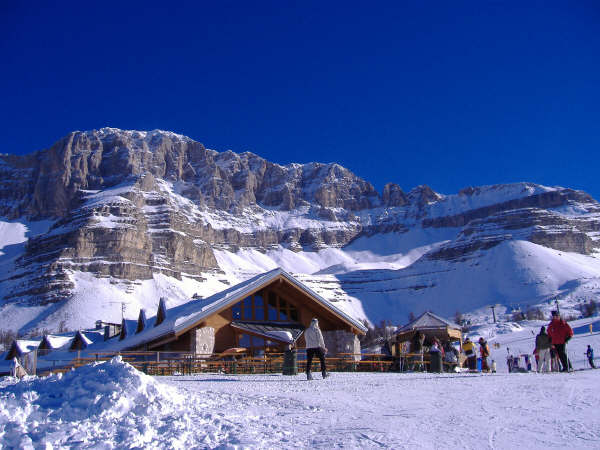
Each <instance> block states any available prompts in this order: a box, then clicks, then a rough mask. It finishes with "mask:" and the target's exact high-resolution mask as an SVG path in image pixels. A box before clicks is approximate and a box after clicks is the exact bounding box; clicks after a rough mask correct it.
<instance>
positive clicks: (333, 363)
mask: <svg viewBox="0 0 600 450" xmlns="http://www.w3.org/2000/svg"><path fill="white" fill-rule="evenodd" d="M117 355H120V356H121V358H122V359H123V361H125V362H127V363H129V364H131V365H132V366H133V367H135V368H136V369H138V370H140V371H141V372H144V373H146V374H148V375H177V374H181V375H188V374H198V373H223V374H264V373H281V372H282V370H283V362H284V354H283V353H268V354H266V355H263V356H251V355H247V354H244V353H238V354H230V353H219V354H206V355H203V354H193V353H181V352H177V353H175V352H135V351H132V352H129V351H123V352H98V353H91V354H88V356H86V357H82V356H78V357H77V358H75V359H74V360H73V361H71V362H70V364H67V365H63V366H58V367H53V368H51V369H46V370H39V372H40V374H42V375H46V374H49V373H57V372H67V371H69V370H71V369H73V368H77V367H81V366H83V365H86V364H90V363H94V362H100V361H108V360H110V359H111V358H113V357H114V356H117ZM420 357H421V355H417V354H410V353H409V354H403V355H401V357H400V358H390V357H389V356H385V355H381V354H379V353H373V354H365V353H362V354H354V353H340V354H338V355H337V356H336V357H330V358H325V361H326V365H327V370H328V371H331V372H389V371H394V372H403V371H414V370H421V371H426V370H427V367H428V366H429V364H430V362H429V361H428V360H427V359H425V360H421V358H420ZM359 358H362V359H359ZM297 364H298V372H299V373H301V372H305V371H306V353H305V351H304V350H299V351H298V353H297ZM444 364H446V363H444ZM446 365H447V364H446ZM311 370H313V371H315V372H317V371H320V370H321V367H320V362H319V360H318V358H316V359H313V362H312V368H311Z"/></svg>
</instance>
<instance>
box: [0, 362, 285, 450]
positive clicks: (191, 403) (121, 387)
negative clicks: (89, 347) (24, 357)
mask: <svg viewBox="0 0 600 450" xmlns="http://www.w3.org/2000/svg"><path fill="white" fill-rule="evenodd" d="M160 380H161V379H160V378H154V377H150V376H148V375H145V374H143V373H141V372H139V371H137V370H136V369H135V368H134V367H132V366H131V365H130V364H127V363H125V362H123V361H122V359H121V358H120V357H115V358H113V359H112V360H111V361H106V362H101V363H94V364H90V365H87V366H84V367H80V368H78V369H76V370H73V371H70V372H67V373H65V374H64V375H63V374H58V375H51V376H49V377H45V378H36V377H26V378H25V379H23V380H20V381H19V380H17V379H15V378H10V377H6V378H4V379H2V380H1V381H0V448H27V449H29V448H31V449H33V448H102V449H112V448H169V449H172V448H175V449H185V448H264V447H268V448H275V447H276V443H277V442H279V440H280V439H281V434H282V433H285V430H282V429H281V426H280V425H278V424H271V425H270V429H271V430H272V431H273V435H272V436H267V437H265V436H264V433H262V431H261V429H256V430H254V429H253V428H252V425H253V424H254V423H255V422H256V421H259V422H260V421H263V420H264V417H263V416H261V415H260V414H259V415H251V416H246V415H244V414H240V412H239V411H237V410H231V408H230V404H231V397H230V396H227V395H222V394H220V393H216V392H214V391H204V390H200V389H201V386H204V383H198V385H197V390H196V391H195V392H193V393H190V392H185V393H184V394H182V393H180V391H179V390H178V389H177V388H175V387H173V386H169V385H166V384H164V383H162V382H161V381H160ZM198 388H200V389H198ZM251 403H252V402H247V401H246V403H245V404H247V405H250V406H251Z"/></svg>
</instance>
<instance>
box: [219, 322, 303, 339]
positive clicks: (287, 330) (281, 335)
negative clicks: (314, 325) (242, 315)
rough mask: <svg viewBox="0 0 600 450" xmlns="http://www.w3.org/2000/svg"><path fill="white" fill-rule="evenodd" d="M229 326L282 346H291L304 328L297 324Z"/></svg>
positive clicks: (265, 323) (241, 324) (273, 323)
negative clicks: (279, 343)
mask: <svg viewBox="0 0 600 450" xmlns="http://www.w3.org/2000/svg"><path fill="white" fill-rule="evenodd" d="M231 326H232V327H234V328H237V329H238V330H241V331H246V332H248V333H251V334H254V335H257V336H262V337H264V338H266V339H269V340H271V341H277V342H281V343H283V344H293V343H294V342H296V341H297V340H298V339H299V338H300V336H302V333H304V326H302V325H301V324H299V323H290V324H287V323H277V322H240V321H234V322H231Z"/></svg>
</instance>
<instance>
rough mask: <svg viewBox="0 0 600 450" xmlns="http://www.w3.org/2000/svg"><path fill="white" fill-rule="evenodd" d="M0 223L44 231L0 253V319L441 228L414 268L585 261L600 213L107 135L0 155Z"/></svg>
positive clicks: (533, 193)
mask: <svg viewBox="0 0 600 450" xmlns="http://www.w3.org/2000/svg"><path fill="white" fill-rule="evenodd" d="M0 216H3V217H4V218H5V219H6V220H8V221H12V222H18V221H28V222H38V221H42V220H43V221H48V227H47V229H45V230H43V232H40V233H39V234H37V235H35V236H33V235H32V236H29V237H28V239H26V241H25V242H23V245H22V246H21V247H18V246H17V247H15V248H13V249H11V252H8V253H7V252H6V251H5V252H4V253H5V254H6V255H5V258H4V260H3V261H0V262H1V263H2V266H1V267H2V269H3V270H2V274H1V276H0V278H1V280H0V294H1V295H2V297H3V300H2V302H3V303H2V306H1V307H2V308H6V307H8V306H11V307H14V306H17V305H21V306H24V307H25V306H40V305H48V307H51V306H52V307H53V308H54V310H55V311H58V312H56V313H53V314H55V315H56V317H58V316H60V314H59V313H60V305H61V304H62V303H64V302H68V301H69V300H70V299H71V298H72V293H73V291H74V289H75V288H76V287H77V286H76V283H77V282H76V280H75V278H76V277H75V278H74V276H73V274H74V273H87V274H90V275H91V276H93V277H96V278H110V279H111V280H117V282H123V283H125V284H127V283H136V282H139V281H140V280H150V279H153V278H154V277H156V275H157V274H162V275H165V276H167V277H170V278H173V279H176V280H182V279H183V278H185V279H191V280H194V281H195V282H197V283H200V284H201V283H202V282H203V281H204V280H205V279H206V274H207V273H219V272H225V274H224V275H227V270H226V268H224V267H222V265H223V264H220V263H219V261H218V258H217V257H216V256H215V251H217V250H218V251H221V252H229V253H235V252H238V251H239V250H240V249H249V248H250V249H256V250H259V251H261V252H268V251H269V249H273V248H277V247H280V248H284V249H288V250H291V251H293V252H296V253H298V252H305V253H306V254H307V255H309V256H307V257H308V258H310V257H311V256H310V255H315V254H316V252H318V251H322V250H324V249H331V248H333V249H340V248H342V249H343V248H346V247H347V246H349V245H351V244H352V243H353V242H355V241H357V240H360V239H361V238H363V237H372V236H378V235H384V234H389V233H396V235H398V236H402V235H406V234H407V233H410V232H411V231H413V230H417V229H418V230H432V232H433V234H436V233H435V232H436V230H445V231H444V233H443V234H444V235H445V236H450V237H451V238H450V239H444V240H443V241H437V240H435V239H432V241H431V242H421V244H424V245H429V247H428V249H427V251H424V252H423V254H422V255H420V258H421V259H422V260H430V261H451V262H455V263H460V262H461V261H464V260H465V259H469V258H470V257H471V256H472V255H473V254H475V253H477V252H481V251H485V250H489V249H492V248H494V247H495V246H497V245H499V244H501V243H502V242H505V241H511V240H515V239H518V240H524V241H529V242H532V243H535V244H538V245H541V246H544V247H548V248H551V249H556V250H560V251H566V252H575V253H579V254H583V255H589V254H593V253H594V252H595V251H596V249H597V248H598V246H599V244H598V240H597V236H598V233H600V220H599V217H600V206H599V205H598V203H597V202H596V201H595V200H594V199H593V198H591V197H590V196H589V195H587V194H586V193H584V192H581V191H575V190H571V189H565V188H558V187H553V188H549V187H545V186H539V185H535V184H531V183H517V184H510V185H496V186H484V187H476V188H466V189H463V190H462V191H460V192H459V193H458V194H456V195H449V196H445V195H441V194H438V193H436V192H434V191H433V190H432V189H431V188H429V187H428V186H418V187H416V188H414V189H412V190H411V191H409V192H407V193H405V192H403V191H402V189H401V188H400V187H399V186H398V185H396V184H393V183H389V184H387V185H385V187H384V189H383V192H381V193H378V192H376V191H375V189H374V188H373V186H372V185H371V184H370V183H368V182H367V181H365V180H362V179H361V178H359V177H358V176H356V175H355V174H353V173H352V172H350V171H349V170H347V169H345V168H343V167H341V166H340V165H338V164H321V163H309V164H289V165H286V166H281V165H278V164H275V163H272V162H269V161H266V160H265V159H263V158H261V157H259V156H257V155H254V154H252V153H248V152H247V153H242V154H236V153H233V152H231V151H226V152H222V153H219V152H216V151H214V150H209V149H206V148H205V147H204V146H203V145H202V144H200V143H198V142H195V141H193V140H192V139H189V138H187V137H184V136H180V135H177V134H174V133H170V132H164V131H152V132H143V131H123V130H118V129H112V128H104V129H101V130H93V131H87V132H74V133H71V134H69V135H68V136H66V137H65V138H63V139H61V140H60V141H58V142H57V143H55V144H54V145H53V146H52V147H51V148H49V149H47V150H42V151H38V152H36V153H33V154H30V155H25V156H15V155H0ZM7 255H8V256H7ZM9 256H10V257H9ZM333 263H335V261H334V262H333ZM333 263H332V265H333ZM300 271H301V270H299V272H300ZM119 280H120V281H119ZM359 300H360V298H359ZM135 314H136V315H137V312H135ZM371 319H372V320H379V318H378V317H372V318H371ZM31 321H33V322H35V321H36V319H35V317H33V319H31ZM83 325H89V324H79V326H83ZM2 326H3V324H2V323H0V327H2ZM4 326H5V325H4ZM20 326H21V325H20Z"/></svg>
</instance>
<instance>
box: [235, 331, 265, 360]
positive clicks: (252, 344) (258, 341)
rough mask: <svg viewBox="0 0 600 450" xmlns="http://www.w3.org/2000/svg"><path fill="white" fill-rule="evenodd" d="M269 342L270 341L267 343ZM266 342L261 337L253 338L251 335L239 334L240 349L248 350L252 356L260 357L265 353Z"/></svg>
mask: <svg viewBox="0 0 600 450" xmlns="http://www.w3.org/2000/svg"><path fill="white" fill-rule="evenodd" d="M267 342H269V341H267ZM265 344H266V342H265V340H264V339H263V338H261V337H257V336H251V335H249V334H242V333H240V334H238V347H244V348H247V349H248V352H249V353H250V354H251V355H260V354H264V353H265Z"/></svg>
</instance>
